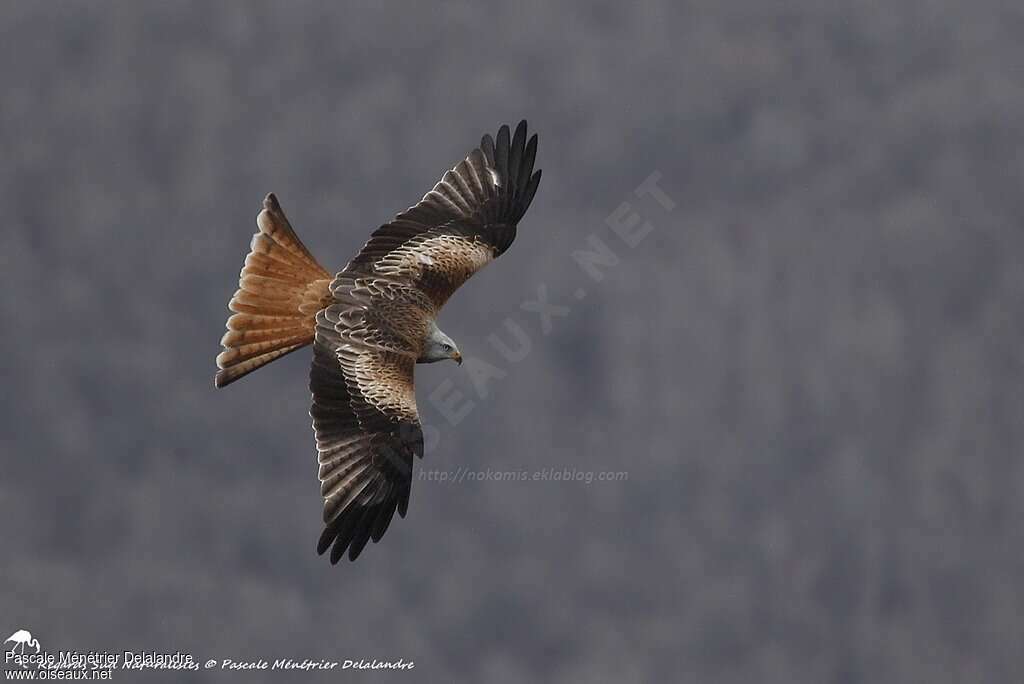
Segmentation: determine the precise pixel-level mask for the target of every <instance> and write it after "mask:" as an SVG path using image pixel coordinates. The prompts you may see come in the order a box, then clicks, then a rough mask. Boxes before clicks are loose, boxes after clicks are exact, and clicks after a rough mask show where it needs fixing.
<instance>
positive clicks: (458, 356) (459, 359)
mask: <svg viewBox="0 0 1024 684" xmlns="http://www.w3.org/2000/svg"><path fill="white" fill-rule="evenodd" d="M452 358H453V359H455V361H456V363H458V364H459V365H460V366H461V365H462V353H461V352H455V353H454V354H452Z"/></svg>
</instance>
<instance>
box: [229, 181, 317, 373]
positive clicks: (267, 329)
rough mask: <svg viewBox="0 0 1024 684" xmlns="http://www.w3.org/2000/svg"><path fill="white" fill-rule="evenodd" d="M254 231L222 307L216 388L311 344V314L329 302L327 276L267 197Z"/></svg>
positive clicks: (269, 196) (276, 203) (314, 315)
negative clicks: (224, 328) (223, 330)
mask: <svg viewBox="0 0 1024 684" xmlns="http://www.w3.org/2000/svg"><path fill="white" fill-rule="evenodd" d="M256 225H257V226H258V227H259V230H258V231H257V232H256V234H255V235H253V236H252V244H251V246H250V250H249V254H248V255H246V257H245V266H244V267H243V268H242V274H241V277H240V279H239V281H238V287H239V289H238V291H237V292H235V294H234V296H233V297H232V298H231V301H230V302H229V303H228V308H229V309H231V311H233V312H234V313H233V314H232V315H231V317H230V318H228V324H227V325H228V331H227V333H225V335H224V337H223V338H222V339H221V341H220V343H221V344H222V345H223V346H224V351H222V352H221V353H220V354H218V355H217V368H219V369H220V370H218V371H217V378H216V380H215V381H214V384H215V385H216V386H217V387H224V386H225V385H229V384H231V383H232V382H234V381H235V380H237V379H238V378H240V377H242V376H243V375H247V374H248V373H251V372H252V371H254V370H256V369H257V368H259V367H260V366H263V365H266V364H268V363H270V362H271V361H273V360H275V359H279V358H281V357H282V356H284V355H285V354H288V353H289V352H293V351H295V350H296V349H301V348H302V347H304V346H306V345H307V344H309V343H310V342H312V341H313V330H314V328H315V326H316V314H317V312H318V311H320V309H322V308H324V307H325V306H327V304H328V303H329V301H330V299H331V294H330V287H329V286H330V284H331V274H330V273H328V272H327V271H325V270H324V269H323V267H322V266H320V264H318V263H317V262H316V259H314V258H313V255H312V254H310V253H309V250H308V249H306V247H305V245H303V244H302V241H301V240H299V238H298V236H297V235H296V234H295V231H294V230H292V227H291V225H290V224H289V223H288V219H287V218H285V215H284V212H283V211H282V210H281V205H280V204H278V202H277V198H276V197H274V195H273V193H271V194H269V195H267V198H266V199H265V200H263V211H261V212H260V214H259V216H257V217H256Z"/></svg>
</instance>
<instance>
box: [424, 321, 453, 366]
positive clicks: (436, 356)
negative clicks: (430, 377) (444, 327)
mask: <svg viewBox="0 0 1024 684" xmlns="http://www.w3.org/2000/svg"><path fill="white" fill-rule="evenodd" d="M448 359H451V360H452V361H455V362H456V363H458V364H459V365H460V366H461V365H462V352H460V351H459V348H458V346H456V344H455V341H454V340H453V339H452V338H450V337H448V336H447V335H445V334H444V333H443V332H441V329H440V328H438V327H437V326H436V325H435V326H432V328H431V330H430V334H429V335H428V336H427V340H426V344H424V345H423V353H422V354H420V357H419V358H418V359H416V363H434V362H435V361H447V360H448Z"/></svg>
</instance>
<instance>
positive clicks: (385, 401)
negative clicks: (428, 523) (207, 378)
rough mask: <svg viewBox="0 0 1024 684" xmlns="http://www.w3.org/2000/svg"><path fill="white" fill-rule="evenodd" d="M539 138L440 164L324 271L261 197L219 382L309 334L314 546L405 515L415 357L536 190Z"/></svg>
mask: <svg viewBox="0 0 1024 684" xmlns="http://www.w3.org/2000/svg"><path fill="white" fill-rule="evenodd" d="M536 145H537V137H536V136H533V137H532V138H531V139H530V140H529V142H527V141H526V123H525V122H522V123H520V124H519V126H518V127H517V128H516V132H515V136H514V137H510V135H509V129H508V127H507V126H502V127H501V129H500V130H499V131H498V135H497V140H496V141H495V140H494V139H492V138H491V137H490V136H489V135H488V136H484V138H483V140H482V142H481V145H480V147H479V148H477V149H475V150H473V151H472V152H471V153H470V154H469V156H467V157H466V159H465V160H464V161H462V162H461V163H460V164H458V165H457V166H456V167H455V168H453V169H451V170H450V171H448V172H446V173H445V174H444V176H443V177H442V179H441V181H440V182H439V183H437V185H435V186H434V189H433V190H431V191H430V192H428V193H427V194H426V195H425V196H424V197H423V199H422V200H421V201H420V202H419V203H418V204H416V205H415V206H413V207H410V208H409V209H407V210H406V211H404V212H402V213H401V214H399V215H398V216H397V217H396V218H395V219H394V220H393V221H391V222H390V223H387V224H385V225H383V226H381V227H380V228H379V229H377V230H376V231H375V232H374V233H373V234H372V235H371V237H370V240H369V241H368V242H367V243H366V245H365V246H364V247H363V249H362V250H360V252H359V254H357V255H356V256H355V257H354V258H353V259H352V260H351V261H350V262H349V263H348V265H347V266H346V267H345V268H344V269H342V270H341V271H340V272H338V273H337V274H336V275H335V276H333V277H332V276H331V275H330V274H329V273H328V272H327V271H325V270H324V269H323V268H322V267H321V266H320V265H319V264H318V263H317V262H316V260H315V259H314V258H313V256H312V254H310V253H309V250H307V249H306V247H305V246H303V244H302V242H301V241H300V240H299V238H298V236H297V235H296V234H295V231H294V230H293V229H292V227H291V225H290V224H289V223H288V219H287V218H285V215H284V212H283V211H282V210H281V206H280V204H279V203H278V201H277V198H276V197H274V195H268V196H267V198H266V199H265V200H264V202H263V211H261V212H260V214H259V216H258V217H257V226H258V228H259V231H258V232H257V233H256V234H255V235H254V236H253V240H252V245H251V251H250V253H249V255H248V256H247V257H246V260H245V267H244V268H243V269H242V274H241V279H240V282H239V287H240V289H239V290H238V291H237V292H236V293H235V295H234V297H232V299H231V302H230V304H229V308H230V309H231V310H232V311H233V312H235V313H234V314H233V315H232V316H231V317H230V318H229V319H228V324H227V327H228V332H227V333H226V334H225V335H224V338H223V339H222V341H221V344H222V345H223V346H224V348H225V349H224V351H223V352H222V353H221V354H220V355H219V356H218V357H217V365H218V367H219V368H220V370H219V372H218V373H217V380H216V384H217V386H218V387H223V386H224V385H227V384H229V383H231V382H234V381H235V380H237V379H238V378H240V377H242V376H244V375H246V374H247V373H250V372H252V371H253V370H255V369H257V368H259V367H261V366H263V365H265V364H266V363H269V362H270V361H273V360H275V359H277V358H280V357H281V356H283V355H285V354H287V353H290V352H292V351H295V350H297V349H300V348H302V347H304V346H306V345H307V344H309V343H311V342H312V343H313V345H314V347H313V367H312V371H311V373H310V390H311V391H312V394H313V407H312V409H311V410H310V415H311V416H312V417H313V428H314V431H315V433H316V442H317V451H318V459H319V463H320V473H319V475H320V482H321V494H322V496H323V497H324V522H325V523H326V528H325V529H324V533H323V535H322V536H321V538H320V543H319V545H318V551H319V552H320V553H324V552H325V551H326V550H327V549H328V548H332V547H333V548H332V551H331V561H332V562H337V561H338V560H339V559H340V558H341V556H342V555H343V554H344V553H345V551H346V549H347V550H348V553H349V558H350V559H352V560H355V558H356V557H357V556H358V555H359V553H360V552H361V551H362V549H363V547H364V546H365V545H366V543H367V541H368V540H369V539H371V538H372V539H373V540H374V541H377V540H379V539H380V537H381V536H382V535H383V534H384V532H385V530H386V529H387V527H388V524H389V523H390V521H391V518H392V516H393V515H394V512H395V511H396V510H397V511H398V512H399V514H400V515H401V516H403V517H404V516H405V513H406V510H407V506H408V502H409V492H410V487H411V484H412V464H413V456H414V455H416V456H419V457H422V456H423V433H422V431H421V429H420V422H419V414H418V412H417V410H416V395H415V389H414V384H413V369H414V366H415V364H416V363H431V362H434V361H441V360H445V359H453V360H456V361H459V362H460V363H461V359H462V356H461V353H460V352H459V350H458V348H457V346H456V345H455V343H454V342H453V341H452V340H451V338H450V337H448V336H447V335H446V334H445V333H443V332H442V331H441V330H440V328H439V327H438V326H437V322H436V321H437V316H438V313H439V312H440V310H441V307H442V306H444V304H445V302H446V301H447V300H448V298H449V297H450V296H451V295H452V293H454V292H455V290H456V289H458V288H459V287H460V286H461V285H462V284H463V283H465V282H466V280H468V279H469V278H470V276H472V275H473V274H474V273H475V272H476V271H478V270H480V269H481V268H483V267H484V266H485V265H487V264H488V263H489V262H490V261H492V260H493V259H495V258H497V257H498V256H500V255H501V254H502V253H503V252H504V251H505V250H506V249H507V248H508V246H509V245H510V244H511V243H512V240H513V239H514V238H515V234H516V225H517V224H518V222H519V220H520V219H521V218H522V216H523V214H524V213H525V211H526V209H527V208H528V207H529V205H530V202H531V201H532V199H533V195H534V193H535V192H536V190H537V186H538V183H539V182H540V175H541V174H540V171H537V172H534V171H533V164H534V158H535V155H536Z"/></svg>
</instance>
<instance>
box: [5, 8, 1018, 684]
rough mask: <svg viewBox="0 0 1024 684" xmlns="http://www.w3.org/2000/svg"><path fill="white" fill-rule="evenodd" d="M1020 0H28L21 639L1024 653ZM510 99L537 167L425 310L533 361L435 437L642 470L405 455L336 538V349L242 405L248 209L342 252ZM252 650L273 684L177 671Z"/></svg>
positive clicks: (492, 124) (18, 514)
mask: <svg viewBox="0 0 1024 684" xmlns="http://www.w3.org/2000/svg"><path fill="white" fill-rule="evenodd" d="M1007 7H1009V6H1008V5H1005V3H995V2H979V3H963V2H953V1H952V0H948V1H943V0H936V1H934V2H911V1H898V2H885V3H883V2H840V3H820V2H812V1H810V0H805V1H803V2H790V3H782V4H776V3H759V2H717V1H716V2H711V1H708V2H668V1H666V2H651V3H644V5H643V6H641V7H626V6H624V5H623V3H618V2H605V3H600V4H585V3H568V4H561V5H559V6H558V7H557V8H555V7H551V6H549V4H548V3H542V2H527V3H501V4H494V3H490V4H486V5H482V4H477V3H469V2H458V3H451V4H444V5H438V6H426V5H424V6H422V7H413V6H399V5H391V6H386V7H379V6H378V3H363V4H357V5H354V6H353V5H345V6H342V5H341V4H332V3H277V4H264V3H245V4H242V3H227V2H225V3H170V4H163V3H160V4H158V3H146V4H143V3H132V2H121V3H113V2H111V3H86V2H62V3H34V2H28V1H18V2H7V3H3V4H2V5H0V65H2V66H0V70H2V76H3V78H2V93H0V135H2V138H0V150H2V152H3V163H2V164H0V201H2V214H3V226H4V229H3V244H2V247H0V267H2V271H3V274H4V279H3V288H2V289H0V306H2V309H0V314H2V320H3V326H2V328H3V334H2V345H3V348H2V352H3V366H2V368H3V378H4V392H3V398H2V400H0V401H2V402H3V411H2V413H0V415H2V418H0V421H2V422H0V425H2V433H0V448H2V452H3V457H2V462H0V467H2V475H0V519H2V521H3V533H2V539H3V546H2V548H3V555H2V559H0V630H4V631H5V632H6V631H14V630H15V629H17V628H26V629H29V630H31V631H33V633H34V634H35V635H36V636H37V637H38V638H39V639H40V641H41V643H42V645H43V647H44V648H47V649H53V650H57V649H76V650H90V649H95V650H113V651H124V650H155V651H171V652H173V651H177V650H182V651H190V652H192V653H194V654H195V656H196V657H197V658H199V659H205V658H209V657H213V658H218V659H221V658H234V659H240V660H244V659H257V658H268V659H274V658H285V657H290V658H296V659H302V658H312V659H326V660H343V659H346V658H352V659H359V658H365V659H372V658H377V659H385V660H395V659H398V658H404V659H405V660H413V661H414V662H415V670H414V671H413V672H412V673H391V674H389V673H381V672H362V673H359V672H357V673H353V672H351V671H349V672H338V671H335V672H334V673H332V674H331V675H330V676H329V677H327V676H318V675H314V674H303V673H298V674H293V675H291V676H290V677H287V678H286V679H289V680H292V681H310V680H326V679H328V678H330V679H332V680H337V679H344V680H348V679H356V680H360V681H363V680H366V681H371V680H372V681H381V680H383V681H388V680H394V681H414V680H423V681H446V680H451V679H456V680H466V681H494V682H519V681H530V680H537V679H550V680H558V681H567V682H594V681H620V682H642V681H692V682H716V683H717V682H737V683H747V682H843V683H847V682H850V683H852V682H931V683H940V682H1009V681H1020V678H1021V675H1022V673H1024V651H1022V650H1021V640H1022V637H1024V617H1022V616H1024V592H1022V583H1024V522H1022V516H1024V497H1022V496H1021V491H1022V489H1024V467H1022V465H1021V462H1020V456H1021V444H1022V441H1024V439H1022V438H1024V427H1022V421H1021V416H1022V410H1024V401H1022V399H1024V391H1022V382H1024V352H1022V350H1021V342H1022V337H1024V318H1022V305H1024V269H1022V268H1021V264H1020V261H1021V254H1022V249H1024V235H1022V232H1021V218H1022V216H1024V193H1022V192H1021V187H1022V180H1024V178H1022V176H1024V161H1022V156H1021V145H1022V143H1024V79H1022V77H1021V74H1022V71H1021V67H1022V66H1024V46H1022V43H1021V40H1020V37H1021V35H1022V32H1024V12H1022V11H1021V10H1020V8H1013V9H1007ZM520 118H527V119H529V121H530V125H531V129H532V130H534V131H536V132H538V133H539V134H540V151H539V157H538V159H539V161H538V165H539V166H540V167H541V168H543V169H544V181H543V182H542V184H541V188H540V191H539V193H538V195H537V198H536V201H535V202H534V204H533V206H532V208H531V209H530V211H529V213H528V214H527V216H526V219H525V220H524V222H523V224H522V225H521V226H520V232H519V238H518V239H517V241H516V243H515V245H514V246H513V248H512V249H511V250H510V251H509V252H508V254H507V255H505V256H504V257H502V259H501V260H500V261H498V262H497V263H496V264H495V265H493V266H491V267H490V268H488V269H487V270H485V271H484V272H483V273H481V274H480V275H478V276H477V277H476V278H475V279H474V280H473V281H472V282H471V283H470V284H469V286H467V287H466V288H464V289H463V290H461V291H460V292H459V293H458V294H457V295H456V296H455V297H454V298H453V300H452V301H451V302H450V303H449V304H448V306H447V307H446V309H445V311H444V313H443V314H442V319H441V322H442V325H443V327H444V328H445V330H446V331H447V332H449V333H450V334H452V335H453V337H455V339H457V340H458V341H459V343H460V346H461V347H462V349H463V351H464V352H465V353H466V354H467V355H468V356H476V357H478V358H480V359H483V360H486V361H488V362H490V363H492V364H494V365H495V366H496V367H498V368H500V369H502V371H503V372H504V373H505V377H503V378H501V379H500V380H496V381H494V382H493V383H490V384H489V385H488V388H489V389H490V392H489V396H488V397H487V398H486V399H480V398H479V397H478V396H477V395H476V393H475V392H476V390H475V388H474V386H473V384H472V382H471V381H470V378H469V377H468V376H467V373H466V372H465V368H462V369H460V368H458V367H456V366H455V365H453V364H441V365H437V366H433V367H430V368H423V369H421V372H420V373H419V375H418V385H419V387H420V404H421V410H422V412H423V414H424V418H425V420H426V421H427V422H428V423H430V424H431V425H433V426H436V433H435V437H436V439H435V442H436V443H435V444H433V445H432V448H431V450H430V452H429V453H428V454H427V456H426V459H425V460H424V461H423V462H421V463H420V464H418V465H419V466H422V467H425V468H428V469H437V470H439V471H449V470H451V471H454V470H455V469H456V468H459V467H463V468H468V469H473V470H475V471H486V470H487V469H492V470H522V469H525V470H530V471H532V470H536V469H540V468H545V467H556V468H568V469H575V470H578V471H592V472H595V473H597V472H601V471H625V472H627V473H628V477H627V479H625V480H620V481H616V482H596V481H595V482H592V483H591V484H589V485H587V484H585V483H579V482H573V483H565V482H463V483H461V484H456V483H452V482H447V483H446V482H439V481H421V480H417V481H416V482H415V484H414V488H413V494H412V502H411V506H410V514H409V517H407V518H406V519H405V520H399V519H397V518H396V520H395V522H394V523H393V524H392V526H391V529H390V530H389V532H388V534H387V535H386V536H385V537H384V539H383V540H382V542H381V543H380V544H377V545H372V546H370V547H369V548H368V549H367V550H366V551H365V552H364V554H363V556H362V557H361V558H360V559H359V561H358V562H357V563H355V564H348V563H346V564H343V565H339V566H338V567H331V566H330V565H329V563H327V561H326V560H325V559H324V558H321V557H318V556H317V555H316V554H315V548H314V547H315V543H316V539H317V536H318V534H319V531H320V499H319V496H318V493H319V492H318V485H317V481H316V467H315V462H314V459H315V456H314V449H313V442H312V433H311V430H310V428H309V418H308V415H307V411H308V400H309V397H308V390H307V387H306V384H307V374H308V366H309V358H310V354H309V352H308V351H303V352H300V353H297V354H294V355H292V356H290V357H288V358H287V359H284V360H281V361H278V362H276V363H274V364H272V365H271V366H269V367H267V368H266V369H264V370H261V371H260V372H258V373H256V374H254V375H253V376H251V377H249V378H247V379H245V380H244V381H243V382H241V383H239V384H237V385H234V386H232V387H230V388H228V389H226V390H223V391H215V390H214V389H213V382H212V381H213V371H214V366H213V359H214V356H215V355H216V353H217V352H218V351H219V346H218V340H219V339H220V336H221V334H222V332H223V327H224V320H225V318H226V315H227V311H226V302H227V300H228V298H229V297H230V295H231V293H232V292H233V291H234V289H235V286H236V282H237V274H238V270H239V269H240V267H241V265H242V258H243V256H244V254H245V252H246V249H247V245H248V242H249V238H250V235H251V233H252V231H253V230H254V228H255V223H254V217H255V215H256V212H257V210H258V208H259V202H260V200H261V198H262V197H263V196H264V194H266V193H267V192H269V191H274V192H276V193H277V194H278V196H279V197H280V198H281V202H282V204H283V205H284V208H285V210H286V212H287V213H288V215H289V217H290V218H291V220H292V223H293V224H294V225H295V226H296V229H297V230H298V232H299V234H300V235H301V236H302V238H303V239H304V240H305V242H306V244H307V245H308V246H309V247H310V249H311V250H312V251H313V252H314V253H315V254H316V255H317V256H318V257H319V259H320V261H321V262H323V263H324V264H325V265H327V266H328V267H329V268H331V269H337V268H340V267H341V266H342V265H344V263H345V262H346V261H347V260H348V258H349V257H350V256H351V255H352V254H354V252H355V251H356V250H357V249H358V248H359V247H360V246H361V245H362V243H363V242H364V241H365V239H366V237H367V235H368V234H369V232H370V231H371V230H373V229H374V228H376V227H377V226H378V225H380V224H381V223H383V222H385V221H387V220H388V219H389V218H390V217H391V216H392V215H393V214H394V213H396V212H397V211H399V210H401V209H403V208H405V207H406V206H408V205H410V204H412V203H414V202H415V201H417V200H418V199H419V198H420V197H421V196H422V195H423V193H424V192H425V191H426V190H428V189H429V188H430V187H431V186H432V185H433V183H434V182H435V181H436V180H437V179H438V178H439V176H440V173H441V172H442V171H443V170H444V169H446V168H448V167H450V166H451V165H453V164H454V163H456V162H457V161H458V160H460V159H461V158H462V157H463V156H464V155H465V154H466V153H467V152H468V151H469V150H470V149H471V148H472V147H473V146H474V145H475V144H477V142H478V141H479V138H480V135H481V134H482V133H485V132H493V131H495V130H496V128H497V126H498V125H499V124H501V123H506V122H508V123H515V121H517V120H518V119H520ZM654 172H658V173H660V174H661V176H660V178H661V180H660V181H659V182H660V185H661V187H662V188H663V189H664V190H665V192H666V193H667V194H668V196H669V197H670V198H671V200H672V201H673V202H674V203H675V208H674V209H673V210H672V211H665V209H664V208H663V207H661V206H660V205H659V204H658V203H657V202H653V201H651V197H644V198H639V197H637V196H636V194H635V193H634V189H635V188H636V187H637V186H638V185H639V184H640V183H641V182H642V181H643V180H644V179H645V178H648V177H649V176H650V175H651V174H652V173H654ZM623 202H627V203H628V204H629V210H630V211H632V212H636V213H637V214H638V215H640V216H641V217H642V219H643V220H644V221H648V222H650V224H651V226H652V229H651V231H650V233H649V234H648V235H646V237H645V238H644V240H643V241H642V242H641V243H640V244H639V245H637V246H636V247H635V248H628V247H626V246H625V245H624V244H623V242H622V241H621V240H619V238H618V237H617V236H616V235H615V233H614V232H613V231H612V230H611V229H610V228H609V226H608V225H607V223H606V219H607V218H608V217H609V215H611V214H612V213H613V212H615V211H616V210H617V208H618V207H620V205H621V204H622V203H623ZM591 236H595V237H596V238H597V239H599V240H601V241H602V242H603V243H605V244H606V245H607V246H608V247H609V248H611V249H613V250H614V252H615V254H616V255H617V257H618V259H619V263H618V264H617V265H615V266H614V267H607V268H605V269H603V272H604V276H605V277H604V278H603V279H602V280H601V281H600V282H594V281H592V280H591V279H590V278H589V277H588V276H587V274H586V272H585V271H584V270H583V269H581V268H580V267H579V265H578V264H577V263H576V261H574V259H573V257H572V254H573V252H574V251H578V250H580V249H587V248H588V239H590V237H591ZM541 285H543V286H545V287H546V290H547V294H548V296H549V298H550V299H551V301H552V302H553V303H557V304H560V305H565V306H568V307H569V311H568V312H567V313H566V315H564V316H558V317H555V318H554V319H553V320H552V327H551V330H550V332H549V334H547V335H545V334H544V333H543V331H542V329H541V319H540V317H538V316H537V315H536V314H535V313H532V312H530V311H527V310H523V309H522V308H521V304H523V303H524V302H527V301H529V300H531V299H535V298H536V296H537V292H538V287H539V286H541ZM577 288H586V298H585V299H582V300H576V299H574V298H573V293H574V292H575V290H576V289H577ZM506 318H511V319H512V320H513V321H515V322H517V323H518V324H519V325H520V326H521V327H522V329H523V330H525V331H526V332H527V333H528V334H529V336H530V339H531V342H532V346H531V351H530V353H529V354H528V355H527V356H526V358H524V359H523V360H522V361H520V362H519V363H516V364H510V363H507V362H505V361H503V360H501V359H500V357H498V356H497V355H496V354H495V352H494V349H493V348H492V347H491V345H490V343H489V342H488V336H489V335H491V334H493V333H496V332H497V333H499V334H502V330H503V327H502V326H503V321H504V320H505V319H506ZM445 380H449V381H451V382H452V383H454V388H455V389H457V390H458V391H460V392H462V393H463V395H464V396H465V397H467V398H469V399H472V400H473V401H475V405H474V407H473V409H472V411H471V413H470V414H469V415H468V416H467V417H466V418H465V419H464V420H463V421H462V422H461V423H459V424H458V425H457V426H454V427H452V426H451V425H449V424H448V423H447V422H446V420H445V419H444V417H443V415H442V413H441V412H440V411H439V410H438V408H437V406H436V405H434V404H433V403H432V402H431V401H429V400H428V399H427V397H426V395H427V394H428V393H429V392H431V391H432V390H434V389H435V388H437V387H447V386H446V385H444V382H445ZM242 677H245V679H246V681H262V678H264V677H265V678H266V679H268V680H269V679H271V676H270V674H267V673H256V674H254V675H248V676H243V675H232V674H226V673H218V672H213V673H199V674H198V675H196V676H194V677H186V678H182V679H181V681H237V680H239V679H240V678H242ZM140 678H141V677H140ZM115 679H120V680H121V681H131V679H132V678H131V676H130V673H121V674H118V673H115ZM163 679H165V680H167V681H177V680H178V677H177V676H176V675H175V676H170V675H165V676H164V677H163Z"/></svg>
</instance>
